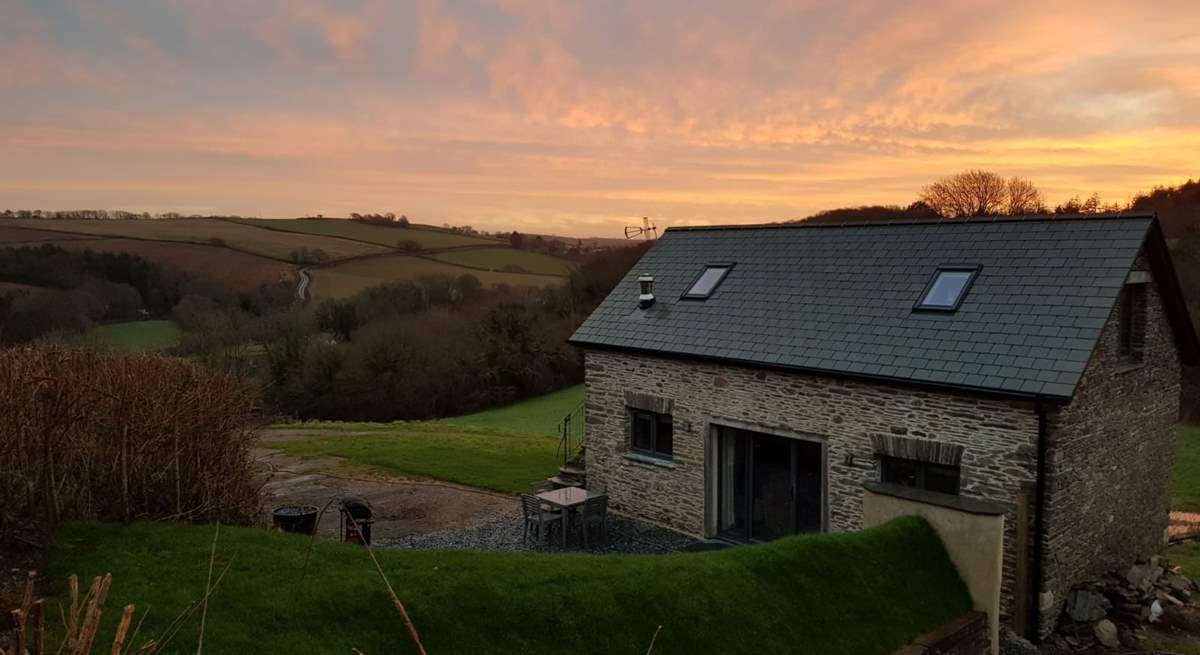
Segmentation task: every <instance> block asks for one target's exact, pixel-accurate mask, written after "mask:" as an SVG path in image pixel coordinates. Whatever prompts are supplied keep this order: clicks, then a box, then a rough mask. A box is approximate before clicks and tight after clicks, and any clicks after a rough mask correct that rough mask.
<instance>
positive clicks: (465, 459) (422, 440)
mask: <svg viewBox="0 0 1200 655" xmlns="http://www.w3.org/2000/svg"><path fill="white" fill-rule="evenodd" d="M263 445H264V446H266V447H268V448H276V449H278V450H282V451H284V452H287V453H291V454H293V455H302V456H333V457H339V458H341V459H342V460H343V461H344V462H345V463H347V464H350V465H353V466H367V467H370V468H373V469H378V470H379V471H381V472H384V473H388V474H392V475H399V476H416V477H425V478H435V479H438V480H446V481H448V482H457V483H459V484H465V485H469V486H472V487H481V488H484V489H492V490H495V491H500V492H504V493H511V494H518V493H522V492H524V491H525V490H526V489H528V488H529V484H530V483H532V482H538V481H541V480H545V479H546V478H548V477H550V476H552V475H554V474H555V472H556V470H557V465H558V460H557V459H556V456H555V454H556V452H557V449H558V438H557V437H554V436H517V435H512V434H499V433H495V432H488V431H484V430H473V429H470V428H455V427H453V426H448V425H440V424H436V423H410V424H401V425H399V426H397V427H395V428H392V429H377V430H372V431H371V432H370V433H367V434H364V433H363V432H362V431H361V430H359V429H353V428H328V427H327V428H325V429H320V430H317V429H315V428H311V429H310V431H309V433H308V434H307V435H306V438H304V439H297V440H292V441H282V442H270V443H265V444H263Z"/></svg>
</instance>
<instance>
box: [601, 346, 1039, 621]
mask: <svg viewBox="0 0 1200 655" xmlns="http://www.w3.org/2000/svg"><path fill="white" fill-rule="evenodd" d="M586 360H587V366H586V368H587V377H586V382H587V401H586V411H587V419H586V421H587V427H586V429H587V475H588V484H589V485H604V486H606V487H607V490H608V494H609V498H610V502H611V503H612V507H613V509H614V510H616V511H620V512H622V513H625V514H629V515H632V516H635V517H637V518H640V519H643V520H646V521H650V522H654V523H658V524H660V525H664V526H666V527H669V528H672V529H675V530H678V531H680V532H684V533H687V534H690V535H693V536H697V537H704V536H710V535H707V534H705V533H706V525H707V524H708V521H706V518H708V515H707V514H706V512H707V511H710V508H709V507H708V505H709V502H708V497H707V493H706V492H707V487H706V480H707V479H708V476H707V474H706V468H705V466H706V458H705V454H706V450H707V449H708V448H709V441H710V439H709V434H710V430H711V427H712V426H714V425H731V426H734V427H741V428H747V429H755V428H758V429H761V430H763V431H770V432H775V433H779V432H783V433H786V434H794V435H796V436H797V437H798V438H806V439H813V440H818V441H820V442H822V443H823V444H824V445H825V452H826V458H825V462H824V465H825V470H826V490H827V491H826V495H827V498H826V499H825V501H826V506H827V510H826V511H827V519H826V522H827V525H826V528H827V529H828V530H830V531H836V532H841V531H849V530H857V529H860V528H861V527H862V496H863V489H862V483H863V482H865V481H874V480H878V479H879V473H878V465H877V463H876V457H875V455H876V453H875V448H874V445H873V439H872V438H873V436H874V437H876V441H878V436H879V435H902V436H905V437H908V438H910V439H920V440H932V441H938V442H942V443H944V444H951V445H957V446H962V455H961V467H962V478H961V487H962V493H963V494H964V495H967V496H971V497H974V498H979V499H983V500H988V501H993V502H997V503H1001V504H1003V505H1005V506H1006V507H1012V508H1013V510H1012V511H1013V512H1015V504H1014V498H1015V497H1016V495H1017V493H1018V491H1019V490H1020V489H1021V488H1022V487H1023V486H1025V487H1027V486H1029V485H1031V484H1032V483H1033V480H1034V476H1035V467H1034V456H1035V445H1036V440H1037V417H1036V415H1035V414H1034V412H1033V410H1032V404H1031V403H1028V402H1021V401H1007V400H997V399H987V398H980V397H973V396H968V395H961V394H951V393H946V392H939V391H926V390H920V389H914V388H910V387H901V386H892V385H885V384H875V383H870V382H857V381H850V380H844V379H838V378H827V377H818V376H812V375H804V374H799V373H786V372H775V371H763V370H758V369H753V368H747V367H741V366H729V365H722V364H707V363H698V362H690V361H683V360H673V359H665V358H659V357H651V356H645V355H634V354H628V353H616V352H606V351H599V350H589V351H587V353H586ZM627 392H631V393H637V394H643V395H651V396H658V397H662V398H664V399H670V400H672V401H673V402H674V405H673V417H674V453H673V458H672V459H671V461H670V462H669V463H657V462H651V461H650V460H648V459H645V458H639V457H637V456H634V455H631V454H630V452H629V436H628V435H629V425H628V411H627V404H626V398H627ZM712 511H715V509H713V510H712ZM1014 517H1015V514H1014V515H1013V516H1009V517H1008V518H1007V520H1006V530H1007V531H1008V533H1009V534H1008V535H1006V543H1011V542H1012V540H1013V539H1014V538H1015V536H1014V535H1015V532H1013V528H1012V526H1013V524H1014V522H1013V518H1014ZM1009 550H1010V551H1011V549H1009ZM1014 566H1015V560H1014V559H1013V555H1012V553H1011V552H1006V555H1005V577H1004V593H1005V597H1006V598H1008V597H1010V596H1011V593H1012V589H1011V588H1012V584H1013V570H1014Z"/></svg>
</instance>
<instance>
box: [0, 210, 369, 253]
mask: <svg viewBox="0 0 1200 655" xmlns="http://www.w3.org/2000/svg"><path fill="white" fill-rule="evenodd" d="M6 224H9V225H16V226H25V227H32V228H37V229H42V230H46V231H48V232H49V231H58V232H71V233H79V234H92V235H100V236H109V237H135V238H140V239H151V240H166V241H188V242H192V243H210V242H212V240H213V239H220V240H222V241H223V242H225V243H226V244H228V245H229V246H230V247H231V248H235V249H238V250H244V251H247V252H251V253H256V254H260V255H265V256H267V257H275V258H280V259H287V257H288V255H289V254H290V253H291V252H292V251H294V250H298V249H300V248H308V249H310V250H311V249H316V248H319V249H321V250H324V251H325V252H326V253H327V254H328V255H329V256H330V257H332V258H335V259H337V258H342V257H351V256H354V255H363V254H368V253H375V252H386V249H385V248H383V247H381V246H377V245H372V244H368V243H357V242H354V241H346V240H344V239H326V238H322V237H320V236H315V235H311V234H299V233H290V232H279V231H274V230H263V229H260V228H257V227H254V226H252V225H243V224H238V223H234V222H233V221H223V220H217V219H199V218H186V219H153V220H129V221H89V220H74V219H54V220H48V219H13V220H12V221H11V222H10V223H6Z"/></svg>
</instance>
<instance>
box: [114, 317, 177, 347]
mask: <svg viewBox="0 0 1200 655" xmlns="http://www.w3.org/2000/svg"><path fill="white" fill-rule="evenodd" d="M182 334H183V331H182V330H180V329H179V326H178V325H176V324H175V321H166V320H162V321H128V322H125V323H109V324H107V325H99V326H97V327H96V328H95V329H93V330H92V332H91V335H92V336H93V337H95V338H96V339H97V340H98V341H99V342H100V343H102V344H104V345H106V346H108V347H110V348H112V349H113V350H116V351H118V352H127V353H128V352H146V351H153V350H166V349H167V348H170V347H172V346H175V345H178V344H179V337H180V336H181V335H182Z"/></svg>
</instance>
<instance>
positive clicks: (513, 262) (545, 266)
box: [433, 248, 571, 275]
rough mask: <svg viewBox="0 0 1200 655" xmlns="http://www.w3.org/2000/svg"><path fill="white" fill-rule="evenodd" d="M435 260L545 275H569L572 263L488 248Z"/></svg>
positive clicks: (524, 252)
mask: <svg viewBox="0 0 1200 655" xmlns="http://www.w3.org/2000/svg"><path fill="white" fill-rule="evenodd" d="M433 257H434V259H437V260H439V261H443V262H449V263H451V264H459V265H461V266H471V267H474V268H486V269H489V270H496V271H503V270H504V268H505V267H506V266H519V267H520V268H521V269H522V270H524V271H525V272H527V273H541V274H543V275H569V274H570V273H571V263H570V262H568V261H567V260H565V259H559V258H558V257H551V256H550V255H544V254H542V253H540V252H528V251H525V250H514V249H512V248H488V249H486V250H457V251H451V252H443V253H438V254H436V255H434V256H433Z"/></svg>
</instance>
